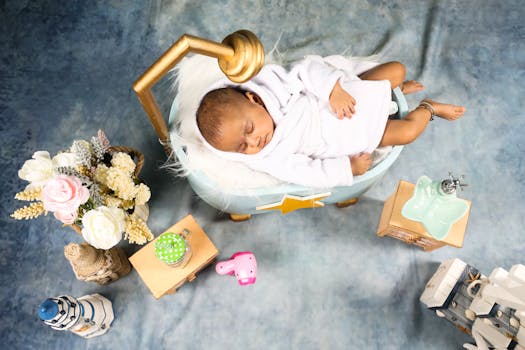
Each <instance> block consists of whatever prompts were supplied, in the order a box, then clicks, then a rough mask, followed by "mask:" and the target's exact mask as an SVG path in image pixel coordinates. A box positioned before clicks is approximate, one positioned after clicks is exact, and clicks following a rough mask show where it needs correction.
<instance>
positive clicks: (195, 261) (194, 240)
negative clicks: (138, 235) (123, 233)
mask: <svg viewBox="0 0 525 350" xmlns="http://www.w3.org/2000/svg"><path fill="white" fill-rule="evenodd" d="M183 229H187V230H189V231H190V232H191V238H190V239H189V244H190V246H191V250H192V256H191V258H190V260H189V261H188V263H187V265H186V266H184V267H182V268H181V267H170V266H168V265H166V264H165V263H163V262H162V261H160V260H159V259H158V258H157V257H156V256H155V241H156V240H157V239H158V237H157V238H156V239H154V240H153V241H151V242H149V243H148V244H147V245H146V246H144V247H143V248H142V249H140V250H139V251H137V252H136V253H135V254H133V255H132V256H131V257H130V258H129V261H130V262H131V265H133V267H134V268H135V270H137V273H138V274H139V276H140V277H141V278H142V280H143V281H144V283H145V284H146V286H147V287H148V288H149V290H150V291H151V293H153V296H154V297H155V298H157V299H159V298H160V297H162V296H163V295H165V294H171V293H175V290H176V289H177V288H178V287H180V286H181V285H183V284H184V283H185V282H186V281H189V282H191V281H193V280H194V279H195V274H196V273H197V272H199V271H200V270H202V269H203V268H205V267H206V266H207V265H209V264H210V263H211V262H212V261H213V259H215V257H216V256H217V255H218V254H219V251H218V250H217V248H216V247H215V246H214V245H213V243H212V241H210V239H209V238H208V236H207V235H206V233H205V232H204V231H203V230H202V228H201V227H200V226H199V224H197V222H196V221H195V219H194V218H193V216H191V215H188V216H186V217H185V218H184V219H182V220H181V221H179V222H178V223H176V224H175V225H173V226H171V227H170V228H169V229H167V230H166V231H164V232H174V233H178V232H181V231H182V230H183ZM159 236H160V235H159Z"/></svg>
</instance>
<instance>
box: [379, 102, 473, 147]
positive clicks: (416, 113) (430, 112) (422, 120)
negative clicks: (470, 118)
mask: <svg viewBox="0 0 525 350" xmlns="http://www.w3.org/2000/svg"><path fill="white" fill-rule="evenodd" d="M424 102H425V103H422V104H421V105H419V106H418V107H416V109H414V110H413V111H412V112H410V113H408V114H407V115H406V116H405V118H404V119H394V120H388V121H387V122H386V127H385V132H384V133H383V138H382V139H381V142H380V144H379V146H381V147H382V146H397V145H406V144H408V143H411V142H413V141H414V140H415V139H417V138H418V136H419V135H421V133H423V131H424V130H425V128H426V127H427V124H428V122H429V121H430V119H431V117H433V116H438V117H441V118H443V119H447V120H455V119H458V118H460V117H461V116H462V115H463V113H465V107H462V106H456V105H451V104H446V103H440V102H435V101H432V100H425V101H424ZM425 104H427V106H424V105H425ZM428 105H430V108H429V107H428Z"/></svg>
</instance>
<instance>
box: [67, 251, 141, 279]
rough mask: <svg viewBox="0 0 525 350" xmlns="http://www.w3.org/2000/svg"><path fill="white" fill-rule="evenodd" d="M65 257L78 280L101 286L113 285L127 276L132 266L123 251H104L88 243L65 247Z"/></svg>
mask: <svg viewBox="0 0 525 350" xmlns="http://www.w3.org/2000/svg"><path fill="white" fill-rule="evenodd" d="M64 256H65V257H66V259H67V260H69V263H70V264H71V267H72V268H73V271H74V273H75V276H76V278H77V279H79V280H81V281H87V282H95V283H98V284H101V285H105V284H108V283H111V282H113V281H116V280H118V279H119V278H121V277H124V276H126V275H127V274H128V273H129V272H130V271H131V265H130V263H129V260H128V258H127V257H126V255H125V254H124V252H123V251H122V249H120V248H117V247H113V248H111V249H107V250H103V249H97V248H94V247H92V246H91V245H89V244H88V243H85V242H84V243H80V244H77V243H70V244H68V245H66V246H65V247H64Z"/></svg>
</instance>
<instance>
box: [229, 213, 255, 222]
mask: <svg viewBox="0 0 525 350" xmlns="http://www.w3.org/2000/svg"><path fill="white" fill-rule="evenodd" d="M251 217H252V214H230V220H231V221H235V222H240V221H246V220H250V218H251Z"/></svg>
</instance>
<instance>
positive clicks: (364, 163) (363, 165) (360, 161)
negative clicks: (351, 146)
mask: <svg viewBox="0 0 525 350" xmlns="http://www.w3.org/2000/svg"><path fill="white" fill-rule="evenodd" d="M370 165H372V157H370V153H360V154H357V155H355V156H353V157H350V166H351V167H352V174H353V175H354V176H356V175H363V174H364V173H366V171H367V170H368V168H370Z"/></svg>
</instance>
